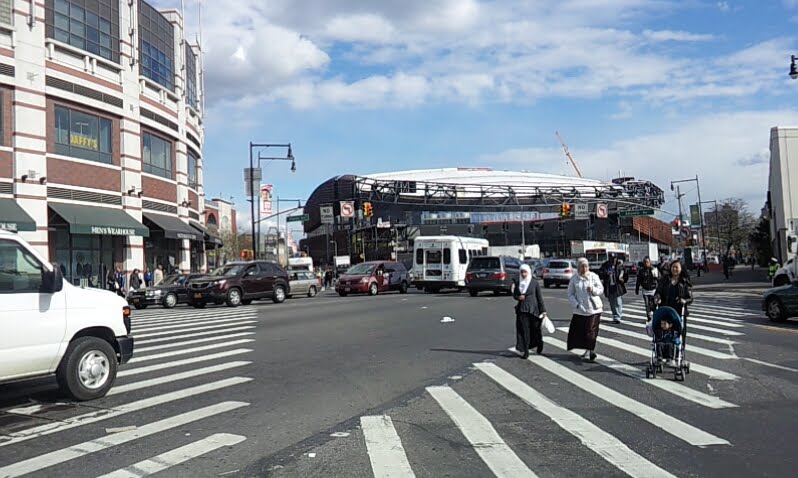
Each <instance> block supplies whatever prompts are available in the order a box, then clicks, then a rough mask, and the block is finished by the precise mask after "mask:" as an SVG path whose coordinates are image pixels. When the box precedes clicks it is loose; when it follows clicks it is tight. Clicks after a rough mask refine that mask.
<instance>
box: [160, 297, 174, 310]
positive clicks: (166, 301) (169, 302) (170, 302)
mask: <svg viewBox="0 0 798 478" xmlns="http://www.w3.org/2000/svg"><path fill="white" fill-rule="evenodd" d="M163 306H164V308H165V309H174V308H175V306H177V295H175V294H166V297H164V298H163Z"/></svg>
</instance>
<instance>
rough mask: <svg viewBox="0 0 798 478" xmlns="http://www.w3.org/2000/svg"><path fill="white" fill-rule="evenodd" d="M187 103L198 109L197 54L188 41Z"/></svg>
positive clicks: (186, 55) (186, 60)
mask: <svg viewBox="0 0 798 478" xmlns="http://www.w3.org/2000/svg"><path fill="white" fill-rule="evenodd" d="M185 57H186V59H185V62H186V104H187V105H189V106H190V107H192V108H194V109H195V110H196V109H197V56H196V55H194V49H193V48H191V46H190V45H189V44H188V42H186V54H185Z"/></svg>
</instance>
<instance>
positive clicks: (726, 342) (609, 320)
mask: <svg viewBox="0 0 798 478" xmlns="http://www.w3.org/2000/svg"><path fill="white" fill-rule="evenodd" d="M601 321H602V322H604V323H606V324H611V323H612V315H610V314H605V315H604V317H603V318H602V319H601ZM623 325H628V326H629V327H636V328H638V329H645V328H646V324H643V323H640V322H633V321H631V320H624V321H623ZM607 328H610V329H615V327H612V326H611V325H607ZM697 328H698V326H697V325H693V324H688V326H687V337H689V338H691V339H697V340H703V341H705V342H712V343H715V344H721V345H737V344H738V343H739V342H735V341H733V340H729V339H721V338H718V337H712V336H711V335H701V334H697V333H695V332H693V331H692V329H697ZM737 335H743V334H740V333H738V334H737ZM645 337H646V338H648V339H649V340H651V337H648V335H646V336H645Z"/></svg>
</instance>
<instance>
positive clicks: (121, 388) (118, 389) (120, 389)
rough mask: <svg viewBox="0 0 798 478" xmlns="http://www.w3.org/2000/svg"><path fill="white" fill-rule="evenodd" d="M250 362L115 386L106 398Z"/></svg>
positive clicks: (240, 362)
mask: <svg viewBox="0 0 798 478" xmlns="http://www.w3.org/2000/svg"><path fill="white" fill-rule="evenodd" d="M251 363H252V362H247V361H238V362H227V363H223V364H219V365H212V366H210V367H203V368H197V369H194V370H188V371H186V372H181V373H175V374H172V375H165V376H163V377H157V378H152V379H149V380H141V381H139V382H133V383H128V384H125V385H117V386H115V387H114V388H112V389H111V390H110V391H109V392H108V396H114V395H119V394H120V393H126V392H132V391H134V390H141V389H143V388H150V387H155V386H157V385H163V384H164V383H172V382H178V381H180V380H187V379H189V378H194V377H199V376H201V375H208V374H211V373H216V372H222V371H224V370H230V369H234V368H236V367H243V366H245V365H249V364H251Z"/></svg>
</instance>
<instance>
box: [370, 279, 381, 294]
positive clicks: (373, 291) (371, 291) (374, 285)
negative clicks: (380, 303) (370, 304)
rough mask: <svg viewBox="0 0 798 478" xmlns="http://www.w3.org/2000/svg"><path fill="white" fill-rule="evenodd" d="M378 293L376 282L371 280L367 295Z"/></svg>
mask: <svg viewBox="0 0 798 478" xmlns="http://www.w3.org/2000/svg"><path fill="white" fill-rule="evenodd" d="M379 293H380V289H379V287H377V283H376V282H372V283H371V285H370V286H369V295H377V294H379Z"/></svg>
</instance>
